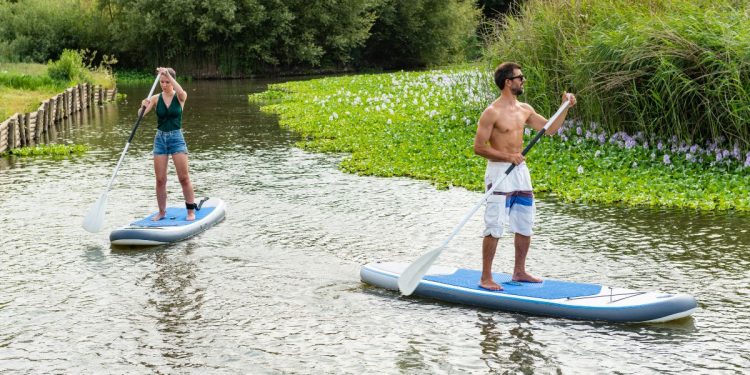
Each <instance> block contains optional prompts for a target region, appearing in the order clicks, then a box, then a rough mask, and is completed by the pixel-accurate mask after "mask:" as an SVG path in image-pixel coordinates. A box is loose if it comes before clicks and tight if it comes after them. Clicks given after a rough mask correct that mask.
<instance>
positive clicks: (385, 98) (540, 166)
mask: <svg viewBox="0 0 750 375" xmlns="http://www.w3.org/2000/svg"><path fill="white" fill-rule="evenodd" d="M530 84H533V83H530ZM496 92H497V91H496V88H494V87H493V84H492V79H491V74H490V73H489V72H485V71H482V70H481V69H454V70H451V69H445V70H432V71H428V72H399V73H390V74H376V75H355V76H344V77H331V78H323V79H314V80H309V81H296V82H288V83H282V84H274V85H270V86H269V90H268V91H267V92H265V93H259V94H253V95H250V96H249V97H250V100H254V101H261V102H263V101H267V100H271V103H272V104H268V105H265V106H263V107H262V110H264V111H266V112H272V113H277V114H278V115H279V117H280V119H279V122H280V124H281V125H283V126H288V127H289V128H291V129H294V130H296V131H298V132H299V133H300V134H301V135H302V138H303V140H302V141H300V143H299V145H300V146H301V147H303V148H307V149H311V150H315V151H322V152H348V153H351V156H350V157H348V158H345V159H344V160H343V161H342V163H341V168H342V169H344V170H346V171H348V172H352V173H361V174H370V175H378V176H408V177H413V178H419V179H426V180H430V181H432V182H433V183H435V184H436V185H437V186H439V187H448V186H463V187H466V188H469V189H473V190H481V189H482V188H483V186H482V185H483V183H482V176H483V173H484V165H485V160H484V159H483V158H481V157H479V156H476V155H474V153H473V149H472V145H473V139H474V133H475V131H476V121H477V119H478V118H479V115H480V114H481V112H482V110H483V109H484V108H485V107H486V106H487V105H488V104H489V103H490V102H491V101H492V100H494V99H495V97H496V95H497V94H496ZM523 99H525V100H528V98H523ZM531 104H532V105H534V103H533V102H531ZM537 110H538V111H539V112H540V113H542V114H548V115H549V114H550V112H551V111H545V110H540V109H537ZM576 114H577V112H576V109H575V108H574V109H573V110H572V112H571V118H575V116H576ZM532 135H533V134H532V132H531V131H528V132H527V136H529V137H530V136H532ZM558 135H559V136H556V137H552V138H550V139H549V140H545V141H542V142H540V143H538V145H537V146H536V147H535V149H534V150H533V151H532V152H531V153H530V154H529V155H528V157H527V162H528V164H529V166H530V168H531V170H532V176H533V178H534V184H535V185H534V186H535V190H536V191H537V192H540V193H544V192H547V193H552V194H554V195H556V196H559V197H561V198H563V199H565V200H568V201H581V202H599V203H608V204H609V203H618V204H627V205H654V206H666V207H689V208H699V209H736V210H750V168H749V166H750V163H748V160H750V154H747V153H746V152H747V150H742V149H741V148H739V146H738V145H734V146H733V147H727V146H719V145H724V144H725V143H726V141H724V140H722V139H716V140H714V141H711V142H710V143H709V144H704V145H698V144H690V145H689V144H687V143H686V142H684V141H682V140H680V139H678V138H675V137H671V138H668V139H659V138H658V137H657V136H656V135H651V134H647V133H645V132H636V133H635V134H628V133H626V132H623V131H618V132H612V133H610V132H608V131H607V130H606V128H605V127H604V126H602V125H601V124H597V123H594V122H588V123H584V122H583V121H581V120H570V121H567V122H566V123H565V125H564V126H563V128H562V129H561V130H560V131H559V132H558ZM688 155H690V156H688ZM717 155H720V159H719V157H718V156H717Z"/></svg>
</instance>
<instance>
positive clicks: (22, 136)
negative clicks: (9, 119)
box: [16, 113, 26, 147]
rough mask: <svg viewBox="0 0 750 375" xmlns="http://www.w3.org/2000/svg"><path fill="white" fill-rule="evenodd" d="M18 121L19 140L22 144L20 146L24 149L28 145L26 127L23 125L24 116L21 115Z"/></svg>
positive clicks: (18, 116)
mask: <svg viewBox="0 0 750 375" xmlns="http://www.w3.org/2000/svg"><path fill="white" fill-rule="evenodd" d="M16 119H18V121H17V122H16V124H18V135H19V137H18V140H19V142H20V144H19V146H21V147H23V146H25V145H26V126H25V125H24V123H23V119H24V117H23V114H21V113H19V114H18V115H17V117H16Z"/></svg>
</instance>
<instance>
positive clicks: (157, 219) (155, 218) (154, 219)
mask: <svg viewBox="0 0 750 375" xmlns="http://www.w3.org/2000/svg"><path fill="white" fill-rule="evenodd" d="M165 216H167V211H159V213H158V214H156V215H154V217H152V218H151V221H159V220H161V219H163V218H164V217H165Z"/></svg>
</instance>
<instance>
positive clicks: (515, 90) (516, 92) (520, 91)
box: [510, 87, 523, 96]
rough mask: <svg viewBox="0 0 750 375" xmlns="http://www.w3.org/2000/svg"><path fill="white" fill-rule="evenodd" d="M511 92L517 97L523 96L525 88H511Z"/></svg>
mask: <svg viewBox="0 0 750 375" xmlns="http://www.w3.org/2000/svg"><path fill="white" fill-rule="evenodd" d="M510 92H511V93H512V94H513V95H515V96H521V94H523V87H511V88H510Z"/></svg>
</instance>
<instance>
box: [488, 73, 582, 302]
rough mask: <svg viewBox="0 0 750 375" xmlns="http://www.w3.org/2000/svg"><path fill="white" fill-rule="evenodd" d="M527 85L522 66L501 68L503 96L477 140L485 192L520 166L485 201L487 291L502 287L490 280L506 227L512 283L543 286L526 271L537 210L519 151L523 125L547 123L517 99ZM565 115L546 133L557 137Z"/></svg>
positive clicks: (571, 97) (497, 81) (572, 101)
mask: <svg viewBox="0 0 750 375" xmlns="http://www.w3.org/2000/svg"><path fill="white" fill-rule="evenodd" d="M524 82H525V78H524V76H523V73H522V72H521V66H520V65H518V64H516V63H512V62H505V63H502V64H500V65H499V66H498V67H497V69H496V70H495V84H497V87H499V88H500V91H501V93H500V97H499V98H497V99H496V100H495V101H494V102H492V104H490V105H489V106H488V107H487V109H485V110H484V112H482V115H481V117H480V118H479V125H478V126H477V134H476V137H475V138H474V152H475V153H476V154H477V155H480V156H482V157H484V158H485V159H487V170H486V172H485V175H484V184H485V189H489V188H490V186H491V185H492V183H493V182H494V181H495V179H497V177H498V176H500V175H501V174H503V173H505V171H506V170H507V169H508V167H509V166H510V165H511V164H516V167H515V168H514V169H513V170H512V171H511V173H510V174H509V175H508V176H507V177H506V178H505V179H504V180H503V181H502V182H501V183H500V184H499V186H496V187H495V191H494V193H493V194H492V195H490V196H489V198H487V205H486V208H485V214H484V222H485V230H484V234H483V235H484V241H483V242H482V277H481V279H480V281H479V286H480V287H482V288H484V289H489V290H502V289H503V288H502V287H501V286H500V285H499V284H498V283H496V282H495V281H494V280H492V261H493V260H494V259H495V251H496V250H497V241H498V238H500V236H502V234H503V228H504V225H506V224H507V225H508V227H509V230H510V232H513V233H515V239H514V245H515V249H516V259H515V265H514V268H513V280H514V281H524V282H532V283H539V282H542V279H540V278H538V277H536V276H533V275H531V274H530V273H528V272H526V254H527V253H528V252H529V245H530V244H531V235H532V230H531V228H532V226H533V225H534V212H535V210H536V206H535V205H534V195H533V189H532V187H531V176H530V174H529V169H528V168H527V167H526V163H525V162H524V157H523V155H521V151H522V150H523V132H524V126H525V125H528V126H529V127H531V128H533V129H535V130H537V131H539V130H541V129H542V128H543V127H544V125H545V124H546V123H547V119H545V118H544V117H542V116H541V115H539V114H538V113H536V112H535V111H534V108H532V107H531V106H530V105H528V104H526V103H522V102H519V101H518V98H517V97H518V96H519V95H521V94H523V84H524ZM562 98H563V102H564V101H565V100H570V104H569V106H568V108H570V107H572V106H574V105H575V104H576V98H575V96H574V95H573V94H569V93H563V96H562ZM567 114H568V110H567V109H566V110H565V111H564V112H563V113H561V114H560V116H559V117H557V119H556V120H555V122H554V123H552V124H551V125H550V127H549V129H548V130H547V131H546V134H548V135H553V134H555V133H556V132H557V129H559V128H560V126H561V125H562V123H563V121H565V117H566V115H567Z"/></svg>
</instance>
